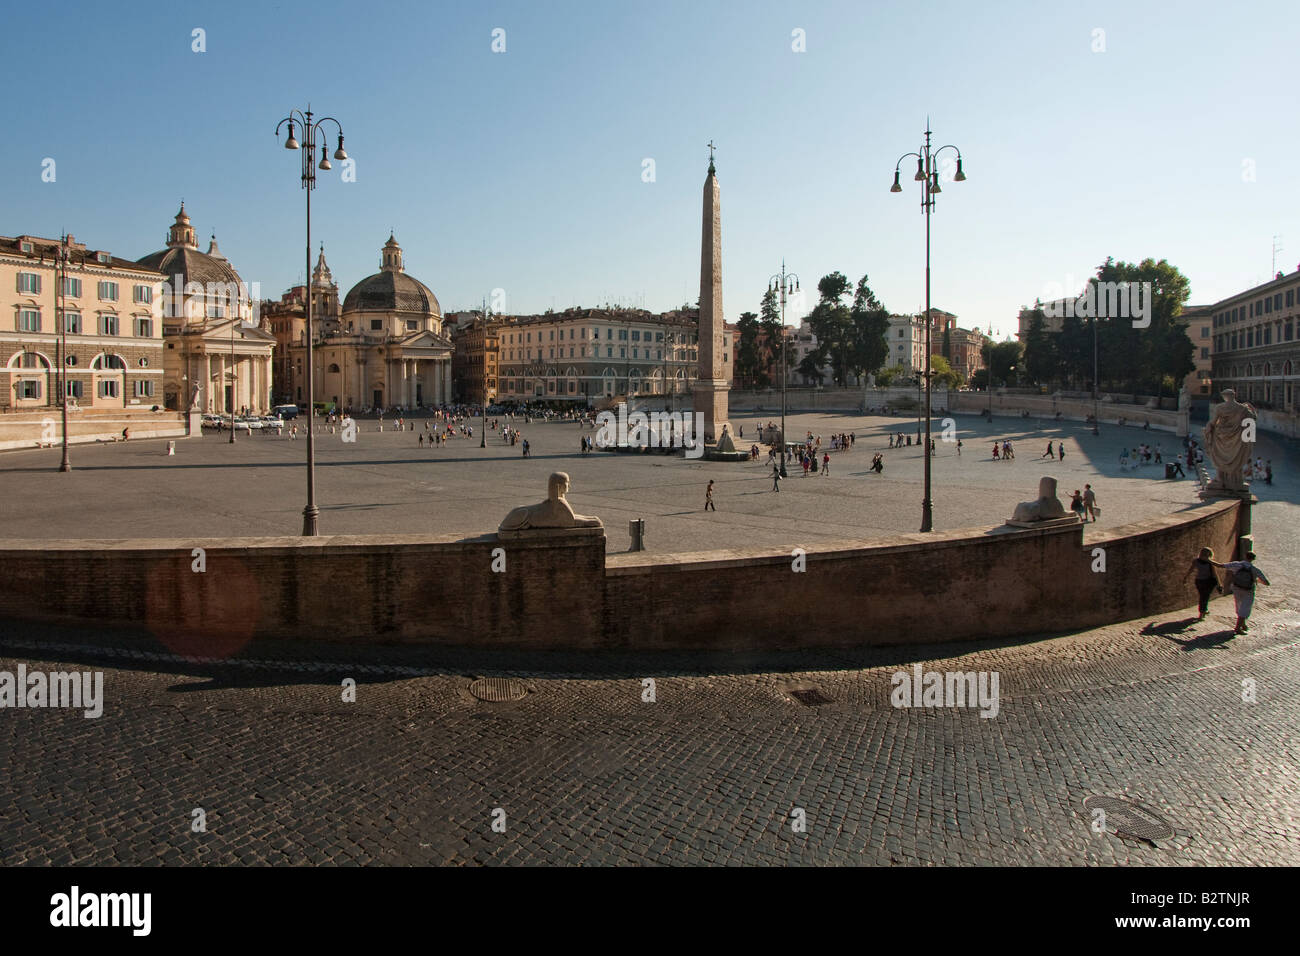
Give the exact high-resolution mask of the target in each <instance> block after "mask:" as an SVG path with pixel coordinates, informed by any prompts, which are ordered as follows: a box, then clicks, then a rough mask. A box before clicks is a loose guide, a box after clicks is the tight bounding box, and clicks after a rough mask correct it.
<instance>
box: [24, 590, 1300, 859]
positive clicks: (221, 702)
mask: <svg viewBox="0 0 1300 956" xmlns="http://www.w3.org/2000/svg"><path fill="white" fill-rule="evenodd" d="M1230 610H1231V608H1230V606H1229V604H1228V602H1227V601H1226V600H1219V601H1216V602H1215V604H1214V605H1213V606H1212V613H1211V617H1210V618H1209V619H1207V620H1206V621H1205V622H1203V623H1201V624H1197V623H1195V621H1194V620H1191V619H1190V618H1191V617H1192V616H1191V615H1188V614H1172V615H1166V616H1164V617H1163V618H1160V619H1157V620H1153V621H1146V622H1133V623H1130V624H1127V625H1123V626H1116V627H1111V628H1107V629H1103V630H1099V631H1094V632H1090V633H1087V634H1081V635H1074V636H1067V637H1058V638H1055V639H1051V640H1046V641H1041V642H1030V643H1023V644H1012V645H996V644H983V645H979V646H977V647H976V646H961V647H957V646H951V645H950V646H946V647H944V646H938V647H933V648H926V649H912V650H907V649H875V650H872V651H869V652H867V651H864V652H861V653H852V654H847V653H840V654H836V655H824V654H823V655H813V654H799V655H792V656H787V657H784V658H779V657H771V656H769V657H765V658H761V659H760V658H738V657H734V656H733V657H727V658H722V657H717V658H711V659H704V658H690V657H677V656H674V657H657V658H651V657H642V658H629V657H610V658H607V659H602V661H601V663H600V665H599V671H598V672H593V665H592V662H591V660H590V659H582V658H577V657H573V656H558V657H557V656H539V655H532V656H531V657H527V656H525V657H518V658H514V659H497V660H495V661H493V662H484V661H483V660H481V659H480V660H478V661H475V660H473V659H457V658H455V657H446V656H444V657H443V658H441V659H432V658H430V659H424V658H417V657H412V656H411V652H409V651H408V652H401V651H381V652H379V653H377V654H376V655H374V656H373V657H372V658H368V663H366V664H365V665H356V664H351V663H348V662H347V661H345V660H343V659H342V657H341V655H342V653H344V652H343V651H341V650H336V651H334V654H335V659H334V660H329V659H320V657H319V655H316V656H315V657H312V658H308V656H307V655H308V652H309V651H310V650H311V649H309V648H305V647H299V648H295V647H284V646H277V647H274V648H272V649H269V650H268V648H267V647H265V646H264V647H262V648H261V649H260V650H259V658H258V659H257V660H251V661H242V662H239V663H227V664H224V665H208V664H194V663H186V662H184V661H181V660H180V659H177V658H172V657H170V656H169V655H164V654H160V653H157V652H156V649H155V648H156V646H154V645H149V644H147V642H145V641H143V640H140V641H138V642H137V641H135V640H134V639H132V638H130V637H122V636H118V637H117V638H116V642H117V644H118V647H117V648H116V649H110V648H107V647H105V646H101V645H99V644H98V643H96V642H94V641H92V640H91V636H88V635H86V634H78V633H74V632H71V631H65V630H58V629H52V628H51V629H34V628H32V627H30V626H26V625H24V626H14V625H6V626H3V628H2V629H0V670H8V671H10V672H13V671H14V670H15V669H16V667H17V665H18V664H19V663H20V662H21V663H25V664H26V666H27V667H28V668H29V670H32V669H41V670H46V671H49V670H68V669H81V670H84V669H94V670H102V671H104V688H105V698H106V700H105V705H104V713H103V716H101V717H99V718H97V719H87V718H85V717H83V716H82V714H81V713H80V712H70V711H66V710H32V709H21V710H19V709H13V710H9V709H6V710H4V711H0V765H2V766H4V768H5V775H4V778H3V781H2V782H0V863H3V864H6V865H12V864H23V863H27V864H72V863H80V864H119V863H120V864H135V863H141V864H149V863H165V864H179V863H196V862H203V863H220V864H241V863H243V864H262V863H300V864H312V863H316V864H319V863H332V864H356V863H387V864H423V863H433V864H483V863H491V864H501V863H508V864H529V863H549V864H585V863H592V864H635V863H657V864H658V863H667V864H688V863H690V864H696V863H704V864H788V863H801V864H812V863H818V864H827V863H828V864H853V863H865V864H879V865H891V864H904V865H928V864H1012V865H1015V864H1048V863H1051V864H1118V863H1125V864H1140V865H1180V866H1181V865H1187V866H1198V865H1222V864H1247V865H1257V864H1297V863H1300V771H1298V767H1300V738H1298V737H1297V735H1296V733H1295V728H1296V718H1295V715H1296V706H1297V703H1298V702H1300V691H1298V690H1297V687H1298V686H1300V657H1298V655H1297V651H1298V650H1300V613H1297V612H1296V611H1295V610H1294V609H1293V608H1289V607H1280V608H1279V607H1275V608H1273V609H1272V610H1267V611H1265V612H1263V613H1262V614H1261V615H1260V616H1259V618H1258V620H1257V621H1256V622H1255V623H1254V625H1253V626H1252V628H1251V631H1250V633H1249V634H1248V635H1246V636H1244V637H1238V638H1235V639H1234V638H1233V637H1231V633H1230V632H1231V619H1230V618H1229V616H1228V615H1229V613H1230ZM38 647H40V648H42V649H41V650H37V648H38ZM924 658H931V659H928V660H924V662H923V664H922V666H923V668H924V670H925V671H927V672H928V671H940V672H944V671H949V670H961V671H967V672H969V671H990V672H993V671H995V672H997V674H998V675H999V706H998V710H997V714H996V716H994V717H990V718H984V717H981V716H980V711H979V710H978V709H975V708H959V707H953V708H914V709H907V708H895V707H893V706H891V705H890V693H891V691H892V689H893V682H892V680H891V675H892V674H894V673H895V672H896V671H899V670H902V671H904V672H906V673H908V674H909V675H910V673H911V670H912V666H913V664H914V663H915V662H921V661H923V659H924ZM488 673H491V674H499V675H506V674H509V675H515V676H518V677H520V678H521V679H522V680H523V681H524V683H525V685H526V686H527V688H528V690H529V693H528V695H527V696H526V697H525V698H524V699H523V700H521V701H518V702H515V703H509V704H489V703H485V702H481V701H477V700H476V699H475V698H474V697H473V696H471V695H470V694H469V693H468V690H467V688H468V685H469V682H470V679H471V678H472V677H474V676H477V675H483V674H488ZM346 677H352V678H353V679H355V680H356V682H357V685H358V686H357V697H356V702H355V703H346V702H344V701H343V700H342V696H343V694H342V690H341V684H342V681H343V679H344V678H346ZM646 678H650V679H653V680H654V682H655V688H654V689H655V701H654V702H653V703H650V702H646V701H645V700H643V696H644V695H645V690H644V688H645V686H646V685H645V684H644V683H643V681H644V680H645V679H646ZM1244 681H1251V682H1253V687H1254V691H1255V693H1254V702H1245V701H1244V700H1243V696H1249V695H1243V686H1245V685H1243V682H1244ZM798 691H815V692H817V693H816V694H814V695H809V694H801V695H799V696H800V697H802V700H803V702H801V701H800V699H799V698H797V697H795V696H792V693H793V692H798ZM818 701H821V703H818ZM1090 794H1109V795H1124V796H1127V797H1129V798H1131V799H1133V800H1136V801H1138V802H1140V803H1142V804H1143V805H1145V806H1147V807H1149V808H1151V809H1152V810H1154V811H1155V812H1157V813H1158V814H1160V815H1161V816H1163V817H1164V818H1165V819H1167V820H1168V821H1169V822H1170V823H1172V824H1173V825H1174V827H1175V828H1176V830H1177V831H1178V832H1177V834H1176V835H1175V836H1174V837H1173V838H1172V839H1170V840H1167V841H1162V842H1160V843H1158V844H1156V845H1149V844H1144V843H1139V842H1134V841H1131V840H1126V839H1121V838H1119V837H1116V836H1114V835H1111V834H1104V835H1103V834H1097V833H1094V832H1092V831H1091V830H1090V827H1089V819H1088V818H1087V817H1086V816H1085V815H1084V808H1083V803H1082V801H1083V799H1084V798H1085V797H1086V796H1088V795H1090ZM196 808H202V809H203V810H204V812H205V813H206V832H202V833H196V832H192V820H193V811H194V810H195V809H196ZM797 809H802V810H803V811H804V819H805V820H806V832H796V831H795V828H794V823H795V820H796V817H795V816H793V815H792V814H794V812H795V811H796V810H797ZM494 813H495V816H494ZM494 819H495V820H498V821H503V822H504V827H505V832H494V830H493V828H492V824H493V821H494Z"/></svg>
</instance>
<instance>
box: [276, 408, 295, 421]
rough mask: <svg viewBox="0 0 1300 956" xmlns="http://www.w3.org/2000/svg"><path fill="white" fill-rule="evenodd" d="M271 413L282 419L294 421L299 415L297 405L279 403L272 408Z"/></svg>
mask: <svg viewBox="0 0 1300 956" xmlns="http://www.w3.org/2000/svg"><path fill="white" fill-rule="evenodd" d="M271 414H272V415H274V416H275V417H276V418H279V419H281V420H282V421H286V422H287V421H292V420H293V419H295V418H297V417H298V406H297V405H277V406H275V408H273V409H271Z"/></svg>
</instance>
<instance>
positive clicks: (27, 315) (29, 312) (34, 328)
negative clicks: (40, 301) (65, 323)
mask: <svg viewBox="0 0 1300 956" xmlns="http://www.w3.org/2000/svg"><path fill="white" fill-rule="evenodd" d="M40 330H41V313H40V312H38V311H36V310H35V309H19V310H18V331H19V332H39V331H40Z"/></svg>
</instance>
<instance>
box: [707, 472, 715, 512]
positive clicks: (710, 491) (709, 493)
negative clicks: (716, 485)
mask: <svg viewBox="0 0 1300 956" xmlns="http://www.w3.org/2000/svg"><path fill="white" fill-rule="evenodd" d="M704 510H705V511H717V510H718V509H717V506H716V505H714V503H713V480H712V479H710V480H709V487H707V488H705V489H704Z"/></svg>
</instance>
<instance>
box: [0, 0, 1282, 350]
mask: <svg viewBox="0 0 1300 956" xmlns="http://www.w3.org/2000/svg"><path fill="white" fill-rule="evenodd" d="M1298 23H1300V15H1298V14H1297V13H1296V8H1295V6H1294V4H1293V3H1284V2H1276V3H1271V2H1261V3H1235V4H1225V3H1213V4H1210V3H1201V2H1189V3H1177V4H1175V3H1163V4H1155V3H1146V2H1119V3H1109V2H1104V3H1096V2H1089V3H1052V4H1042V3H999V4H996V5H994V6H993V8H985V7H983V6H981V5H972V4H970V3H960V4H958V3H952V4H946V3H932V4H929V5H926V6H923V7H922V6H917V5H915V4H909V3H870V4H868V3H865V2H856V3H773V2H754V0H745V2H707V0H706V2H698V0H697V2H694V3H692V2H685V3H678V2H654V3H645V2H638V3H632V2H624V0H607V2H601V3H596V2H590V3H576V2H560V3H532V2H529V3H518V4H514V3H428V2H425V3H386V2H373V3H368V4H362V3H355V2H352V3H342V2H331V0H321V2H315V3H312V4H296V3H289V2H285V3H255V4H254V3H243V2H231V3H225V4H210V3H178V4H170V5H162V6H159V5H155V4H144V3H129V4H103V3H95V4H86V3H77V2H69V3H60V4H57V5H54V6H50V5H42V6H39V7H38V6H37V5H34V4H24V5H22V6H16V7H13V8H12V9H10V10H7V11H6V24H5V30H4V32H3V34H2V35H0V52H2V53H3V55H4V62H5V64H6V67H7V72H8V75H9V77H10V83H11V85H10V95H9V96H7V97H6V98H5V105H4V107H3V109H4V111H5V114H6V115H5V116H4V120H5V126H6V129H7V130H8V131H9V132H10V134H11V135H10V136H8V137H6V139H7V148H6V149H5V150H3V151H0V182H3V183H4V184H5V188H4V189H3V192H0V200H2V201H0V233H3V234H5V235H17V234H19V233H30V234H36V235H46V236H52V235H57V234H58V233H59V231H60V230H65V229H66V230H67V231H69V232H72V233H74V234H75V235H76V236H77V238H78V239H79V240H81V241H85V242H87V243H88V244H90V245H91V246H92V247H94V248H107V249H109V250H110V251H112V252H114V253H115V254H117V255H123V256H127V257H130V258H138V257H141V256H144V255H146V254H147V253H149V252H151V251H154V250H156V249H160V248H162V247H163V245H164V237H165V232H166V229H167V227H168V225H169V224H170V222H171V218H172V216H173V215H174V214H175V212H176V208H177V206H178V205H179V202H180V199H181V198H182V197H184V199H185V201H186V206H187V209H188V210H189V212H190V214H191V215H192V217H193V219H194V224H195V226H196V227H197V229H198V230H199V233H200V235H201V236H202V237H204V240H203V242H204V244H203V248H206V237H207V236H208V234H209V233H210V232H213V231H215V232H216V234H217V237H218V240H219V242H220V244H221V248H222V251H223V252H224V253H225V254H226V255H227V256H229V257H230V259H231V260H232V261H233V263H234V264H235V266H236V268H238V269H239V270H240V272H241V274H242V275H243V276H244V278H245V279H246V280H248V281H250V282H252V281H256V282H259V283H260V284H261V289H262V292H263V294H264V295H266V296H278V295H279V293H280V292H281V291H283V290H284V289H285V288H287V287H288V286H289V285H291V284H293V283H294V282H296V281H300V278H301V276H302V273H303V268H304V265H303V258H304V249H303V242H304V222H303V193H302V190H301V189H300V188H299V183H298V169H299V167H298V158H297V157H298V154H296V153H289V152H287V151H285V150H284V149H283V148H281V146H280V143H279V142H278V141H277V140H276V139H275V137H274V136H273V131H274V129H275V125H276V122H277V121H278V120H279V119H280V118H281V117H282V116H283V115H285V113H286V112H287V111H288V110H289V109H290V108H291V107H298V108H303V107H305V106H306V105H307V103H308V102H309V101H310V103H311V105H312V107H313V109H314V110H316V111H317V112H318V113H328V114H331V115H334V116H336V117H338V118H339V119H340V120H341V121H342V123H343V126H344V130H345V132H346V134H347V147H348V151H349V152H350V153H351V155H352V156H353V157H354V158H355V159H356V161H357V166H356V182H355V183H342V182H340V178H339V171H338V169H337V168H336V169H335V171H334V172H332V173H323V174H321V176H322V179H321V185H320V186H319V188H318V189H317V190H316V192H315V194H314V198H313V208H312V220H313V222H312V225H313V237H314V241H319V240H323V241H324V242H325V246H326V256H327V258H328V259H329V262H330V265H331V267H332V268H333V270H334V274H335V277H336V278H337V279H338V281H339V282H340V285H341V286H342V287H343V289H344V290H346V289H347V288H348V287H349V286H351V285H352V284H353V283H355V282H357V281H358V280H360V279H361V278H363V277H364V276H366V275H368V274H370V273H372V272H374V271H376V270H377V269H378V267H379V248H380V246H381V245H382V243H383V242H384V240H385V239H387V237H388V233H389V230H390V229H393V230H395V231H396V235H397V238H398V240H399V241H400V242H401V243H402V245H403V247H404V249H405V252H406V263H407V269H408V271H409V272H411V273H412V274H413V275H415V276H417V277H419V278H420V279H422V280H423V281H424V282H425V283H427V284H428V285H429V286H430V287H431V288H432V289H433V290H434V291H435V293H437V295H438V297H439V299H440V300H441V302H442V305H443V308H444V310H446V311H450V310H453V309H461V308H470V307H473V306H476V305H477V304H478V303H479V301H480V300H481V299H482V298H483V297H484V296H486V295H489V294H490V293H491V291H492V290H493V289H497V288H500V289H503V290H505V307H506V310H507V311H509V312H531V311H541V310H544V309H546V308H550V307H553V308H556V309H563V308H566V307H568V306H571V305H580V306H594V305H599V304H603V303H605V302H606V301H609V302H620V303H623V304H629V305H638V306H644V307H646V308H650V309H653V310H656V311H657V310H661V309H667V308H672V307H674V306H677V305H680V304H682V303H683V302H687V301H690V302H694V301H695V299H696V298H697V295H698V288H699V284H698V283H699V279H698V276H699V257H700V249H699V243H700V205H701V187H702V185H703V180H704V174H705V170H706V167H707V164H708V150H707V148H706V146H705V144H706V143H708V142H709V141H710V140H713V141H714V142H716V143H717V144H718V154H717V166H718V177H719V182H720V184H721V189H722V202H723V224H722V237H723V280H724V286H723V302H724V307H725V311H726V317H727V319H728V321H735V319H736V318H737V317H738V316H739V314H740V313H741V312H742V311H744V310H757V308H758V304H759V298H760V297H761V294H762V291H763V289H764V287H765V285H766V283H767V281H768V278H769V276H770V275H771V274H772V273H773V272H776V271H777V270H778V269H779V268H780V264H781V260H782V258H784V259H785V260H786V262H787V263H788V265H789V267H790V268H791V269H792V270H794V271H795V272H797V273H798V274H799V276H800V278H801V280H802V284H803V285H804V287H805V289H806V290H808V291H809V292H814V290H815V286H816V282H817V279H818V278H820V277H821V276H822V275H824V274H825V273H827V272H830V271H832V270H836V269H838V270H841V271H843V272H845V273H846V274H848V275H849V276H850V278H852V279H853V280H855V281H856V279H857V278H858V277H860V276H861V275H862V274H863V273H867V274H869V275H870V282H871V285H872V287H873V289H874V290H875V292H876V293H877V295H878V296H879V297H880V298H881V299H882V300H883V302H884V303H885V305H886V306H887V307H889V308H890V309H891V310H893V311H899V312H902V311H914V310H917V309H919V308H920V307H921V305H922V303H923V301H924V218H923V217H922V216H921V214H920V207H919V194H918V193H917V191H916V188H915V187H918V186H919V184H916V183H912V182H911V181H910V178H909V176H908V175H907V170H909V169H914V166H912V165H910V164H909V163H905V164H904V171H905V175H904V183H905V185H906V187H907V189H906V191H905V192H904V193H903V194H902V195H891V194H890V193H889V192H888V187H889V185H890V182H891V180H892V175H893V169H894V164H895V162H896V161H897V159H898V157H899V156H900V155H901V154H902V153H904V152H907V151H909V150H913V149H916V148H917V147H918V145H919V144H920V141H921V134H922V133H923V131H924V128H925V121H926V116H927V115H929V116H930V117H931V121H932V125H933V128H934V130H935V136H936V142H937V143H940V144H942V143H955V144H956V145H957V146H959V147H960V148H961V151H962V154H963V157H964V160H965V169H966V173H967V175H968V177H969V179H968V181H967V182H965V183H961V184H953V185H950V186H947V187H946V188H945V189H944V190H943V192H942V194H941V195H940V196H939V197H938V207H937V211H936V213H935V216H934V219H933V227H934V232H933V243H932V257H933V260H932V261H933V301H934V304H935V306H936V307H939V308H944V309H947V310H949V311H951V312H955V313H957V315H958V316H959V319H960V322H961V324H962V325H964V326H968V327H969V326H972V325H977V326H980V327H982V328H988V327H989V326H990V325H991V326H992V327H993V328H994V329H995V330H996V331H998V332H999V333H1006V332H1009V331H1013V330H1014V327H1015V316H1016V312H1017V311H1018V309H1019V307H1020V306H1021V305H1022V304H1026V303H1029V302H1031V301H1032V300H1033V299H1034V297H1035V296H1038V295H1044V294H1045V292H1050V291H1051V290H1052V289H1053V286H1054V285H1055V286H1056V287H1062V288H1063V287H1064V286H1065V285H1066V284H1067V283H1070V284H1072V285H1073V286H1075V287H1077V286H1078V285H1080V284H1081V283H1082V281H1083V279H1084V277H1086V276H1087V275H1090V274H1091V273H1092V272H1093V271H1094V269H1095V267H1096V266H1097V265H1098V264H1099V263H1101V262H1102V261H1103V260H1104V259H1105V258H1106V257H1107V256H1108V255H1110V256H1115V257H1116V258H1118V259H1126V260H1130V261H1131V260H1136V259H1140V258H1143V257H1146V256H1153V257H1155V258H1161V257H1164V258H1168V259H1169V260H1170V261H1171V262H1172V263H1173V264H1175V265H1176V266H1178V267H1179V268H1180V269H1181V270H1182V271H1183V272H1184V273H1186V274H1187V275H1188V276H1189V278H1190V279H1191V285H1192V301H1193V302H1197V303H1203V302H1212V301H1215V300H1216V299H1219V298H1222V297H1224V296H1227V295H1229V294H1231V293H1234V292H1237V291H1240V290H1241V289H1243V288H1246V287H1248V286H1250V285H1253V284H1255V283H1257V282H1260V281H1263V280H1265V279H1267V278H1268V277H1269V275H1270V271H1269V270H1270V264H1271V247H1272V241H1273V240H1272V237H1273V236H1274V235H1276V234H1280V235H1281V236H1282V239H1281V240H1280V241H1281V243H1282V245H1283V251H1282V252H1281V253H1280V255H1279V257H1278V268H1279V269H1282V270H1284V271H1286V272H1291V271H1294V269H1295V268H1296V263H1297V262H1300V210H1298V208H1297V194H1298V187H1300V163H1298V162H1297V157H1300V113H1298V112H1297V110H1296V108H1295V93H1296V89H1297V83H1296V79H1297V73H1298V72H1300V67H1297V63H1300V56H1298V55H1297V54H1298V53H1300V31H1298V30H1297V29H1296V27H1297V25H1298ZM498 27H499V28H502V29H504V30H505V31H506V32H505V40H506V51H505V52H504V53H493V52H492V50H491V44H492V31H493V29H494V28H498ZM195 28H202V29H203V30H205V31H206V45H207V50H206V52H204V53H195V52H193V51H192V49H191V46H192V40H191V36H192V33H191V31H192V30H193V29H195ZM1098 28H1099V29H1101V30H1104V31H1105V34H1104V43H1105V51H1104V52H1093V49H1092V48H1093V46H1094V45H1095V43H1096V40H1095V39H1094V30H1096V29H1098ZM796 29H799V30H802V31H804V34H805V36H806V52H802V53H796V52H794V51H793V50H792V43H793V40H792V31H794V30H796ZM332 146H333V144H332V143H331V148H332ZM46 157H49V158H53V159H54V160H55V161H56V163H57V179H56V181H55V182H53V183H45V182H42V181H41V168H42V167H41V163H42V160H43V159H45V158H46ZM646 158H650V159H653V160H654V163H655V181H654V182H650V183H647V182H643V181H642V169H643V160H644V159H646ZM1252 176H1253V180H1252ZM1065 291H1077V288H1075V289H1068V290H1065ZM814 294H815V293H814ZM807 298H808V301H807V302H806V303H805V309H804V310H802V311H806V307H810V306H811V304H812V302H811V299H812V298H813V296H812V295H809V296H808V297H807Z"/></svg>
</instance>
